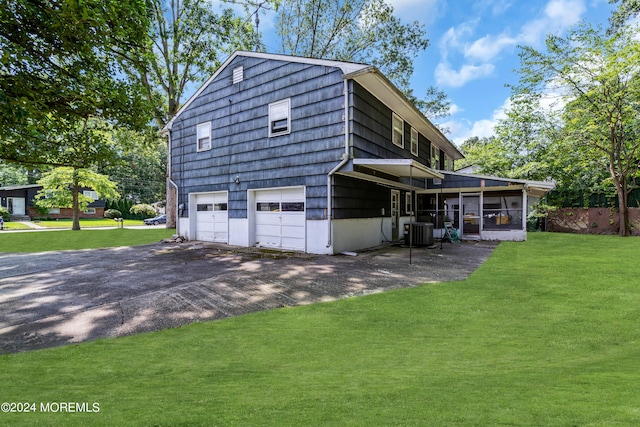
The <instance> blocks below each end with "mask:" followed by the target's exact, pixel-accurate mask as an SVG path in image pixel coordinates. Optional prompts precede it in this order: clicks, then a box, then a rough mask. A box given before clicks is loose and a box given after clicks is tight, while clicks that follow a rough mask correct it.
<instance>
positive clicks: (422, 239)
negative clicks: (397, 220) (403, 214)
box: [404, 222, 433, 246]
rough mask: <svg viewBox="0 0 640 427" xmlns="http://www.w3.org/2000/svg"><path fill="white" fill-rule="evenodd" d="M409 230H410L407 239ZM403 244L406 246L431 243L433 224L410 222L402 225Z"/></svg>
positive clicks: (429, 244) (428, 244)
mask: <svg viewBox="0 0 640 427" xmlns="http://www.w3.org/2000/svg"><path fill="white" fill-rule="evenodd" d="M409 230H411V231H412V233H411V235H412V237H411V239H409ZM404 244H405V245H406V246H409V245H412V246H431V245H433V224H432V223H430V222H412V223H411V224H405V225H404Z"/></svg>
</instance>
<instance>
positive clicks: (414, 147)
mask: <svg viewBox="0 0 640 427" xmlns="http://www.w3.org/2000/svg"><path fill="white" fill-rule="evenodd" d="M411 154H413V155H414V156H417V155H418V131H417V130H416V129H414V128H411Z"/></svg>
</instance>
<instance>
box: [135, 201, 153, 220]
mask: <svg viewBox="0 0 640 427" xmlns="http://www.w3.org/2000/svg"><path fill="white" fill-rule="evenodd" d="M129 213H132V214H134V215H142V216H144V217H145V218H152V217H154V216H156V210H155V209H154V208H153V206H151V205H147V204H144V203H141V204H139V205H133V206H131V209H129Z"/></svg>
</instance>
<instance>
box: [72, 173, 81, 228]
mask: <svg viewBox="0 0 640 427" xmlns="http://www.w3.org/2000/svg"><path fill="white" fill-rule="evenodd" d="M71 194H72V197H73V202H72V205H71V206H72V208H73V226H72V227H71V229H72V230H80V208H79V207H78V183H77V182H75V180H74V183H73V187H72V188H71Z"/></svg>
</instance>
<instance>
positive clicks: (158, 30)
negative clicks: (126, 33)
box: [123, 0, 255, 228]
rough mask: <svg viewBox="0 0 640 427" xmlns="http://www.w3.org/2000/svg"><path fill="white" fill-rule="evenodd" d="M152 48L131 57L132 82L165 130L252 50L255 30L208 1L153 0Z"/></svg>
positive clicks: (171, 210) (170, 216)
mask: <svg viewBox="0 0 640 427" xmlns="http://www.w3.org/2000/svg"><path fill="white" fill-rule="evenodd" d="M149 7H150V9H149V15H150V20H151V24H150V27H149V33H148V36H147V37H148V39H147V40H148V41H147V44H146V45H145V46H143V47H141V48H139V49H136V50H133V51H131V52H130V53H126V52H123V54H125V55H126V59H125V60H124V62H123V63H124V64H127V65H128V67H127V69H128V70H129V72H130V76H131V77H132V78H133V79H134V80H136V81H137V82H139V83H140V84H141V85H142V87H143V88H144V94H145V96H146V99H147V100H148V101H149V102H150V103H151V105H152V108H153V117H154V120H155V122H156V124H157V125H158V127H160V128H162V127H164V125H165V124H166V123H167V122H168V121H169V120H170V119H171V118H172V117H173V116H174V115H175V114H176V113H177V112H178V110H179V109H180V106H181V104H182V101H183V97H184V94H185V92H187V91H188V90H190V89H191V85H193V84H194V83H200V82H203V81H205V80H206V79H207V78H208V77H209V76H211V75H212V74H213V73H214V72H215V71H216V70H217V69H218V67H220V65H221V64H222V61H223V59H224V58H225V57H227V56H229V55H230V54H231V53H232V52H233V51H235V50H238V49H250V48H251V46H252V45H253V42H254V39H255V37H254V33H253V28H252V26H251V24H250V23H248V22H247V21H245V20H243V19H241V18H238V17H236V16H234V15H233V12H232V10H231V9H226V10H224V11H223V12H222V14H220V15H218V14H216V13H215V12H214V10H213V6H212V4H211V2H209V1H207V0H149ZM166 189H167V228H173V227H175V226H176V224H175V221H176V218H175V216H176V212H175V197H176V194H175V189H174V188H173V186H172V185H171V183H170V181H169V177H168V176H167V180H166Z"/></svg>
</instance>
